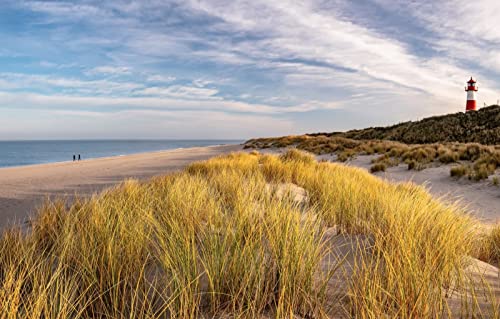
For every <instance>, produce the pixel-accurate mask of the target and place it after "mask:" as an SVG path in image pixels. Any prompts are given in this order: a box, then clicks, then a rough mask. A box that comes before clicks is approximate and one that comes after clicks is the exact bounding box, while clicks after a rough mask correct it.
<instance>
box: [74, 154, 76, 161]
mask: <svg viewBox="0 0 500 319" xmlns="http://www.w3.org/2000/svg"><path fill="white" fill-rule="evenodd" d="M74 161H76V155H75V154H73V162H74Z"/></svg>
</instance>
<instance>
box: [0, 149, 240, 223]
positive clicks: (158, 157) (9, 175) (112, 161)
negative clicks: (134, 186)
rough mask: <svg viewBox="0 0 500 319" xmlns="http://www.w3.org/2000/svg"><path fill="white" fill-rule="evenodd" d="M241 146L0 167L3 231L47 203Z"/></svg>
mask: <svg viewBox="0 0 500 319" xmlns="http://www.w3.org/2000/svg"><path fill="white" fill-rule="evenodd" d="M241 149H242V146H241V145H221V146H209V147H194V148H186V149H177V150H169V151H161V152H153V153H143V154H134V155H126V156H117V157H108V158H99V159H89V160H85V161H80V162H64V163H51V164H41V165H32V166H22V167H11V168H0V229H4V228H5V227H7V226H8V225H12V224H20V223H25V222H26V221H27V220H28V218H29V217H30V216H33V215H34V213H35V212H36V208H37V207H38V206H39V205H40V204H42V203H43V201H44V200H45V199H46V198H48V197H50V198H56V197H59V198H67V199H69V200H71V199H72V198H73V197H74V195H75V194H78V195H79V196H89V195H92V194H94V193H96V192H99V191H101V190H103V189H105V188H107V187H110V186H113V185H115V184H117V183H119V182H121V181H123V180H125V179H128V178H134V179H139V180H145V179H148V178H150V177H153V176H157V175H162V174H166V173H169V172H172V171H178V170H180V169H182V168H184V167H185V166H186V165H188V164H190V163H192V162H195V161H200V160H205V159H208V158H210V157H213V156H217V155H221V154H227V153H230V152H236V151H239V150H241Z"/></svg>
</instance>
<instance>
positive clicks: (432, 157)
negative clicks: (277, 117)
mask: <svg viewBox="0 0 500 319" xmlns="http://www.w3.org/2000/svg"><path fill="white" fill-rule="evenodd" d="M245 148H253V149H266V148H298V149H301V150H304V151H307V152H311V153H314V154H317V155H322V154H337V158H336V159H337V160H338V161H340V162H345V161H347V160H349V159H352V158H353V157H355V156H356V155H373V154H379V155H380V156H379V157H378V158H376V159H375V160H374V161H373V166H372V168H371V170H372V172H379V171H382V168H383V166H385V167H386V168H388V167H392V166H397V165H399V164H400V163H405V164H407V165H408V169H409V170H423V169H425V168H427V167H431V166H433V165H441V164H452V163H459V162H460V161H462V162H463V161H466V162H468V165H467V166H468V167H467V169H465V167H464V168H461V169H460V170H461V171H458V169H457V168H452V169H451V170H450V175H451V176H454V177H462V176H466V177H468V178H469V179H470V180H474V181H480V180H484V179H487V178H488V177H489V176H491V175H493V174H494V173H495V171H496V169H497V168H500V146H498V145H497V146H491V145H490V146H488V145H481V144H478V143H465V144H464V143H434V144H404V143H400V142H394V141H388V140H353V139H348V138H344V137H338V136H324V135H314V136H310V135H300V136H285V137H278V138H261V139H253V140H249V141H247V142H246V143H245ZM462 165H465V164H462ZM462 173H463V174H462Z"/></svg>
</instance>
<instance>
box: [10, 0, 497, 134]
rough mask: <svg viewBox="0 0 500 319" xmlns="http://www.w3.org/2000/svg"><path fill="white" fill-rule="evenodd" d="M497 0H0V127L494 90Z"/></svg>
mask: <svg viewBox="0 0 500 319" xmlns="http://www.w3.org/2000/svg"><path fill="white" fill-rule="evenodd" d="M498 12H500V2H498V1H496V0H478V1H469V0H449V1H412V0H407V1H403V0H372V1H361V0H350V1H349V0H331V1H328V0H303V1H287V0H280V1H268V0H265V1H260V0H252V1H238V0H233V1H218V0H213V1H212V0H210V1H206V0H184V1H173V0H172V1H168V0H143V1H125V0H108V1H93V0H88V1H85V0H82V1H23V0H15V1H14V0H2V1H1V2H0V43H1V46H0V139H58V138H61V139H74V138H238V139H239V138H250V137H257V136H271V135H287V134H295V133H304V132H318V131H338V130H346V129H350V128H362V127H366V126H374V125H384V124H391V123H395V122H400V121H406V120H415V119H419V118H422V117H426V116H429V115H435V114H442V113H449V112H458V111H463V109H464V107H465V92H464V90H463V87H464V85H465V82H466V80H467V79H468V77H470V76H471V75H473V76H475V77H476V78H477V79H478V83H479V87H480V89H479V98H478V102H479V104H480V105H483V103H484V102H485V103H487V104H493V103H496V101H497V99H498V98H500V51H499V49H500V28H498V22H497V20H498V16H497V15H498Z"/></svg>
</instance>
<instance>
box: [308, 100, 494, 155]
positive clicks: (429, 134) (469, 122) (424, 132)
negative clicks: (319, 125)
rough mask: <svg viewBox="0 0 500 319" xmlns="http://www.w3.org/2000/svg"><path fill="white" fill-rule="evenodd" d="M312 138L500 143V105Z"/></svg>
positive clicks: (416, 142)
mask: <svg viewBox="0 0 500 319" xmlns="http://www.w3.org/2000/svg"><path fill="white" fill-rule="evenodd" d="M309 135H311V136H317V135H324V136H337V137H346V138H351V139H358V140H359V139H361V140H372V139H380V140H392V141H398V142H402V143H407V144H423V143H443V142H461V143H481V144H487V145H493V144H500V106H498V105H493V106H489V107H485V108H482V109H479V110H478V111H477V112H469V113H455V114H447V115H442V116H434V117H429V118H425V119H423V120H421V121H415V122H405V123H400V124H397V125H393V126H388V127H370V128H366V129H362V130H352V131H348V132H335V133H317V134H309Z"/></svg>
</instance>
